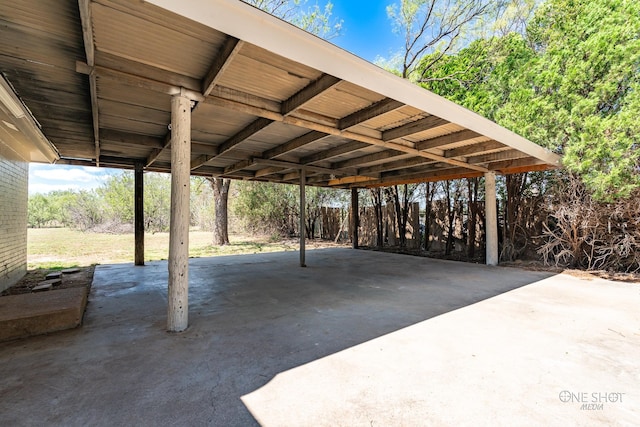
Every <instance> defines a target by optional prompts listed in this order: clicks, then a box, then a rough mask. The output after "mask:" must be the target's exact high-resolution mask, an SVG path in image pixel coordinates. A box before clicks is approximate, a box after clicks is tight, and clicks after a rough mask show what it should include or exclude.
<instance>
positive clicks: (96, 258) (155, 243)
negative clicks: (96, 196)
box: [27, 228, 298, 269]
mask: <svg viewBox="0 0 640 427" xmlns="http://www.w3.org/2000/svg"><path fill="white" fill-rule="evenodd" d="M27 236H28V245H27V254H28V255H27V260H28V268H29V269H34V268H47V269H51V268H66V267H81V266H88V265H92V264H118V263H126V262H133V249H134V238H133V234H102V233H85V232H81V231H77V230H71V229H68V228H30V229H29V230H28V232H27ZM212 238H213V236H212V234H211V232H204V231H196V230H193V231H191V232H190V233H189V256H191V257H208V256H216V255H235V254H252V253H259V252H279V251H294V250H297V249H298V247H297V243H296V241H295V240H294V239H289V240H279V241H272V239H270V238H269V236H248V235H233V234H232V235H230V236H229V240H230V241H231V244H229V245H225V246H213V245H211V240H212ZM168 255H169V233H155V234H146V235H145V260H146V261H155V260H163V259H167V257H168Z"/></svg>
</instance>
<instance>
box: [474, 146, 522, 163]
mask: <svg viewBox="0 0 640 427" xmlns="http://www.w3.org/2000/svg"><path fill="white" fill-rule="evenodd" d="M522 157H528V156H527V155H526V154H525V153H523V152H522V151H518V150H513V149H511V150H505V151H498V152H497V153H489V154H481V155H479V156H474V157H470V158H469V161H470V162H472V163H488V162H495V161H500V160H512V159H519V158H522Z"/></svg>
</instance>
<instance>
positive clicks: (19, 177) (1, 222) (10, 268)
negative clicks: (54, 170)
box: [0, 150, 29, 291]
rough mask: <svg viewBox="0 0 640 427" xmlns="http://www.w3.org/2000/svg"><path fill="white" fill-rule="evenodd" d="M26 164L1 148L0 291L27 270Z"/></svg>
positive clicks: (27, 170) (27, 178)
mask: <svg viewBox="0 0 640 427" xmlns="http://www.w3.org/2000/svg"><path fill="white" fill-rule="evenodd" d="M28 180H29V164H28V163H27V162H24V161H19V160H10V159H8V158H7V157H6V156H4V155H3V153H2V150H0V291H2V290H4V289H6V288H8V287H9V286H11V285H13V284H14V283H16V282H17V281H18V280H19V279H20V278H21V277H22V276H23V275H24V274H25V272H26V271H27V197H28Z"/></svg>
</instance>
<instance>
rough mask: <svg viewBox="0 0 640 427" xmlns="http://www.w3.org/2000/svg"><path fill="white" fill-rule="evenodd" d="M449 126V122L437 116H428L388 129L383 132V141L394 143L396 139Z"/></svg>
mask: <svg viewBox="0 0 640 427" xmlns="http://www.w3.org/2000/svg"><path fill="white" fill-rule="evenodd" d="M447 124H449V122H448V121H446V120H444V119H441V118H440V117H436V116H428V117H424V118H422V119H419V120H416V121H415V122H410V123H406V124H404V125H402V126H398V127H395V128H392V129H387V130H385V131H384V132H382V140H383V141H393V140H394V139H399V138H403V137H405V136H409V135H413V134H415V133H420V132H424V131H426V130H429V129H433V128H436V127H439V126H444V125H447Z"/></svg>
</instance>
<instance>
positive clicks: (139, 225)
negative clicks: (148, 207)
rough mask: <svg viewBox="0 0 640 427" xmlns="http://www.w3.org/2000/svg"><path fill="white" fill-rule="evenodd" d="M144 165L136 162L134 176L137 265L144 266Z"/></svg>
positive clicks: (135, 262)
mask: <svg viewBox="0 0 640 427" xmlns="http://www.w3.org/2000/svg"><path fill="white" fill-rule="evenodd" d="M143 166H144V165H143V164H142V163H140V162H136V165H135V175H134V229H135V256H134V264H135V265H144V174H143V170H142V167H143Z"/></svg>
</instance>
